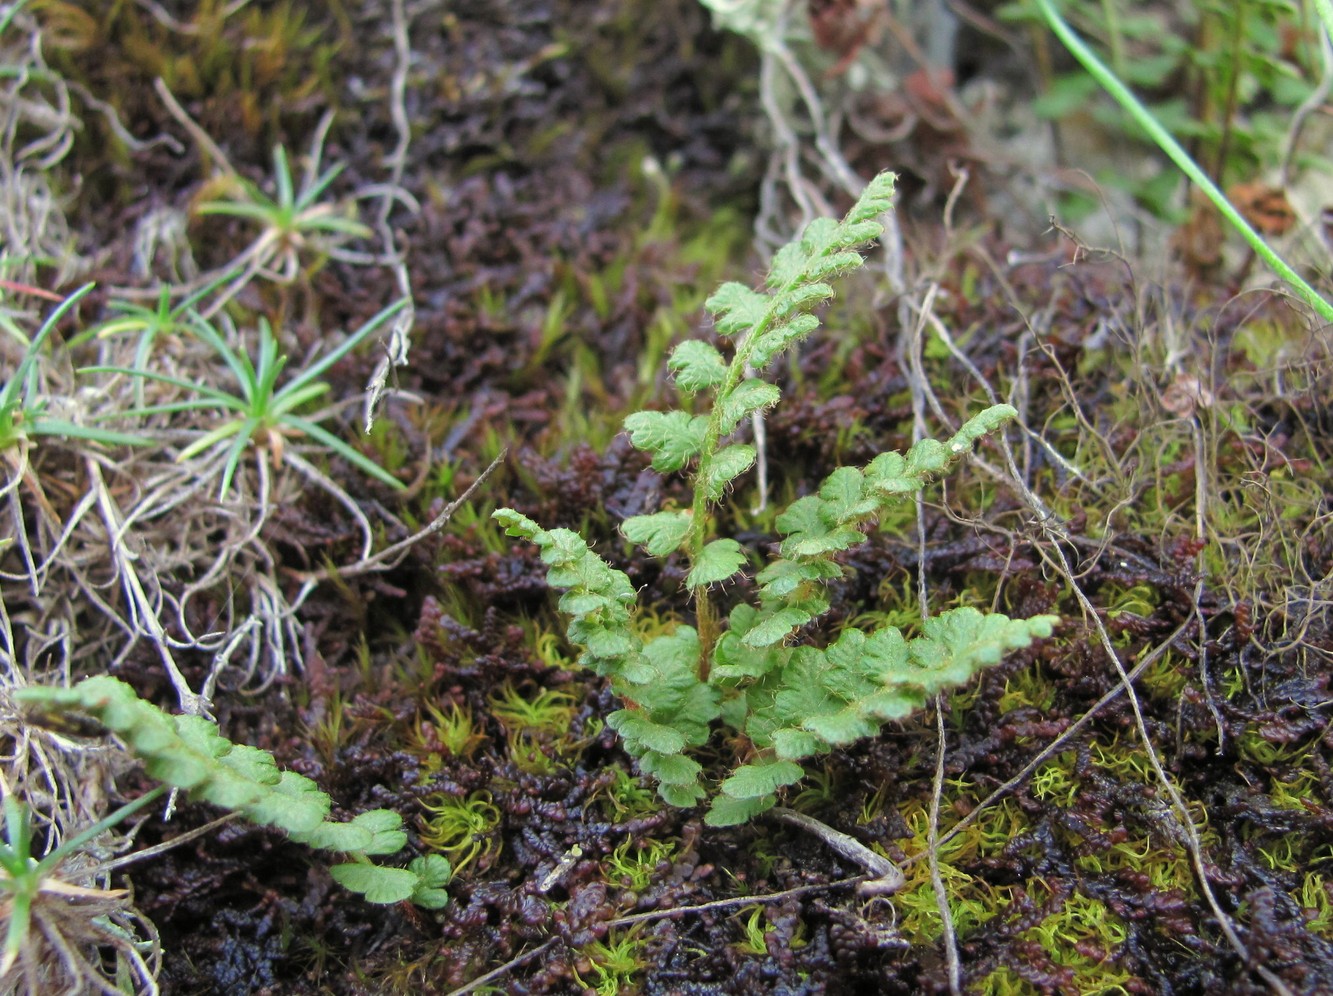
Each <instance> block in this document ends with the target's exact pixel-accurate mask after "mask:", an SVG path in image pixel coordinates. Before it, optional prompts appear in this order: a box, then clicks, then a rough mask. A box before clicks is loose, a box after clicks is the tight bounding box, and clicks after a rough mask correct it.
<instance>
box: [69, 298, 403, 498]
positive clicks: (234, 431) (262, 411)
mask: <svg viewBox="0 0 1333 996" xmlns="http://www.w3.org/2000/svg"><path fill="white" fill-rule="evenodd" d="M406 305H407V300H406V299H403V300H400V301H397V302H395V303H394V304H391V305H389V306H388V307H387V308H384V309H383V310H381V311H380V312H379V313H378V314H377V315H375V316H374V317H372V318H371V319H370V320H369V321H367V322H366V323H365V324H364V325H362V326H361V328H359V329H357V330H356V331H355V332H353V333H352V334H351V335H349V336H348V337H347V338H346V339H345V340H343V342H342V343H341V344H340V345H339V346H338V347H337V348H336V349H334V350H332V351H331V352H329V353H327V354H325V355H324V356H322V357H320V358H319V359H318V360H316V361H315V362H314V363H312V364H311V365H310V366H308V367H306V368H305V369H304V370H302V371H301V372H300V373H298V374H297V375H296V376H295V377H293V378H291V379H290V380H289V381H287V383H286V384H284V385H283V386H282V387H281V388H279V387H278V386H277V382H278V376H279V374H281V373H282V370H283V367H284V366H285V365H286V363H287V357H286V356H284V355H279V353H278V342H277V339H276V337H275V336H274V335H273V330H272V329H271V328H270V326H269V324H268V322H267V321H265V320H264V319H262V318H261V319H260V321H259V353H258V356H257V357H256V359H255V360H254V361H252V360H251V359H250V357H249V355H248V354H246V353H244V352H238V351H237V350H234V349H233V348H232V347H231V346H230V345H229V344H228V343H227V341H226V339H225V338H224V337H223V336H222V335H221V333H219V332H218V331H217V329H215V328H214V327H213V326H212V324H210V323H209V322H207V321H205V320H204V319H203V318H200V317H199V316H198V315H193V316H192V322H191V325H192V327H193V331H194V334H195V335H197V336H198V337H199V338H200V339H202V340H203V341H204V342H205V343H207V344H208V345H209V346H210V347H211V348H212V349H213V350H214V352H216V353H217V355H218V356H219V357H221V359H222V361H223V362H224V363H225V364H226V365H227V367H228V369H229V370H230V371H231V373H232V376H233V377H234V379H235V380H236V383H237V385H238V387H239V388H240V392H239V393H237V394H229V393H227V392H226V391H223V390H220V389H218V388H214V387H209V386H207V385H204V384H194V383H191V382H189V381H187V380H184V379H182V378H180V377H174V376H171V375H168V374H161V373H155V372H153V371H150V370H135V369H131V368H126V367H89V368H88V370H90V371H95V372H104V373H105V372H113V373H123V374H129V375H131V376H135V377H143V378H148V379H150V380H155V381H159V382H161V383H165V384H170V385H172V386H174V387H178V388H181V389H182V390H186V391H192V392H195V393H197V394H198V395H200V397H197V398H191V399H188V400H185V401H174V402H170V403H168V404H160V405H147V406H145V407H142V408H137V409H133V410H131V411H130V412H126V413H124V414H129V415H151V414H160V413H165V412H181V411H206V410H209V409H216V408H221V409H223V410H224V411H226V412H230V413H232V414H233V415H234V416H235V417H233V418H231V419H228V420H227V421H226V422H223V423H222V424H221V425H219V426H216V427H215V428H213V429H210V430H209V431H207V432H205V433H204V434H203V435H202V436H200V437H199V438H198V439H196V440H195V441H194V442H192V443H190V445H188V446H186V447H185V448H184V449H183V450H181V452H180V455H179V456H178V457H177V461H178V462H184V461H186V460H189V459H191V458H193V457H195V456H198V455H199V454H200V453H203V452H205V451H207V450H210V449H212V448H213V447H215V446H218V445H220V444H225V443H227V442H228V441H229V440H230V444H229V445H228V449H227V459H226V464H225V466H224V469H223V473H222V484H221V486H220V488H219V489H218V494H219V497H225V496H226V494H227V492H228V491H229V490H230V489H231V484H232V479H233V478H234V477H235V476H236V470H237V468H238V467H239V466H240V462H241V457H242V455H243V454H244V453H245V449H246V447H247V446H249V445H250V444H251V443H253V444H254V445H255V446H256V447H257V448H258V449H260V450H263V451H266V452H267V453H268V454H269V456H270V458H271V460H272V462H273V465H274V466H275V467H276V466H279V465H281V463H282V461H283V457H284V453H285V446H286V441H287V439H288V438H290V437H293V436H302V435H303V436H308V437H310V438H311V439H314V440H316V441H317V442H320V443H323V444H324V445H325V446H327V447H328V448H329V449H330V450H332V451H333V452H334V453H336V454H338V455H339V456H341V457H342V458H343V459H344V460H346V461H347V462H348V463H350V464H352V465H353V466H355V467H357V468H359V469H360V470H363V471H365V472H366V473H367V474H369V475H370V476H372V477H374V478H375V479H376V480H379V481H382V482H384V483H385V484H387V485H389V486H390V487H392V488H396V489H401V488H403V486H404V485H403V483H402V482H401V481H399V480H398V479H397V478H395V477H394V476H393V475H391V474H390V473H388V472H387V471H386V470H384V468H382V467H380V466H379V465H378V464H376V463H375V462H374V461H372V460H370V459H368V458H367V457H365V456H363V455H362V454H360V453H358V452H357V451H356V450H354V449H353V448H352V447H351V446H349V445H348V444H347V443H345V442H343V440H341V439H339V438H338V437H337V436H335V435H333V433H331V432H329V431H328V430H327V429H325V428H324V427H323V426H321V425H319V424H318V421H319V419H318V417H305V416H302V415H298V414H296V413H297V411H298V410H299V409H300V408H302V407H304V406H305V405H307V404H309V403H310V402H311V401H313V400H314V399H315V398H318V397H319V396H320V395H322V394H324V393H325V392H327V391H328V390H329V385H328V384H327V383H325V382H323V381H319V380H316V378H317V377H319V375H320V374H322V373H324V371H326V370H328V369H329V368H330V367H331V366H333V365H334V364H335V363H337V362H338V361H339V360H340V359H342V358H343V357H344V356H346V355H347V354H348V353H350V352H351V351H352V350H353V349H355V348H356V347H357V346H359V345H360V344H361V343H362V342H363V341H365V339H366V338H367V337H369V336H370V335H371V334H373V333H374V332H375V331H377V330H378V329H379V328H380V327H381V326H383V325H384V323H385V322H386V321H388V320H389V319H390V318H392V317H393V316H394V315H396V314H397V313H398V312H399V311H401V310H402V309H403V308H404V307H406Z"/></svg>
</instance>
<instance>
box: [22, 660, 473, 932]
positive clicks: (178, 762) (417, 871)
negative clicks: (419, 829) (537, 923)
mask: <svg viewBox="0 0 1333 996" xmlns="http://www.w3.org/2000/svg"><path fill="white" fill-rule="evenodd" d="M14 698H15V699H16V700H17V701H18V702H19V703H20V704H22V705H24V706H26V707H28V708H30V709H33V710H39V711H45V712H48V713H49V712H65V711H71V710H77V711H79V712H83V713H87V714H89V715H91V716H92V717H93V718H95V719H96V720H97V721H98V722H100V723H101V724H102V725H104V726H105V727H107V728H108V729H109V730H110V731H111V732H113V733H115V734H116V735H118V736H119V737H120V738H121V739H122V740H123V741H124V742H125V744H126V745H127V746H128V747H129V748H130V750H131V751H132V752H133V753H134V754H135V755H136V756H138V757H139V758H141V759H142V760H143V762H144V767H145V768H146V769H147V771H148V773H149V774H150V775H152V776H153V777H154V778H156V779H157V780H158V781H160V782H164V783H165V784H167V785H170V786H171V787H172V788H178V789H183V790H185V791H187V792H189V793H190V794H191V796H192V797H193V798H195V799H198V800H201V801H204V802H211V803H213V804H214V805H216V806H222V807H223V808H224V809H231V810H234V811H236V812H238V813H240V814H241V815H242V816H244V817H245V818H246V819H248V820H250V821H251V822H252V823H258V824H260V825H262V826H271V827H277V828H278V829H280V830H283V831H285V832H286V833H287V836H289V837H291V838H292V840H294V841H297V842H298V843H301V844H306V845H307V846H309V847H315V848H320V849H322V850H326V851H338V852H342V853H343V854H345V855H347V858H348V860H347V861H345V862H342V863H340V864H336V865H333V866H332V867H331V868H330V869H329V871H330V873H331V874H332V875H333V877H334V879H335V880H336V881H337V882H338V883H339V884H340V885H342V886H343V887H344V888H347V889H349V890H351V891H352V892H358V893H360V894H361V895H363V896H364V897H365V898H366V900H367V901H368V902H372V903H398V902H402V901H403V900H411V901H412V902H413V903H416V904H417V905H418V906H422V907H425V908H427V909H438V908H440V907H442V906H444V905H445V903H447V902H448V900H449V897H448V894H447V893H446V892H445V890H444V886H445V885H446V884H448V882H449V879H450V878H451V877H452V875H453V869H452V868H451V867H450V865H449V862H448V860H446V859H445V858H443V857H441V856H440V855H437V854H435V855H426V856H424V857H419V858H415V859H414V860H413V861H412V862H411V863H410V864H409V865H408V866H407V867H406V868H390V867H387V866H385V865H377V864H374V863H373V862H372V861H371V860H370V855H384V854H393V853H395V852H397V851H400V850H402V848H403V847H404V846H405V845H406V844H407V834H406V833H404V832H403V829H402V825H403V820H402V817H401V816H399V815H398V814H397V813H395V812H392V811H391V810H387V809H372V810H368V811H367V812H364V813H360V814H358V815H357V816H356V817H354V818H353V819H352V820H351V821H349V822H347V823H339V822H336V821H334V820H330V819H329V818H328V817H329V809H330V806H331V803H330V800H329V797H328V795H327V794H326V793H324V792H323V791H321V790H320V788H319V786H318V785H316V784H315V783H314V782H313V781H312V780H311V779H309V778H306V777H305V776H304V775H298V774H297V773H296V772H294V771H279V770H278V766H277V762H276V761H275V760H274V758H273V755H272V754H270V753H269V752H268V751H265V750H260V749H259V748H257V747H247V746H245V745H242V744H234V743H232V742H231V741H230V740H228V739H227V738H226V737H224V736H222V735H221V734H220V733H219V732H218V728H217V724H216V723H214V722H212V721H211V720H209V719H205V718H204V717H203V716H173V715H171V714H169V713H166V712H163V711H162V710H161V709H159V708H158V707H157V706H155V705H153V704H152V703H150V702H145V701H144V700H143V699H141V698H139V697H138V695H136V694H135V693H134V689H132V688H131V687H130V686H129V685H127V684H125V682H123V681H121V680H120V679H118V678H112V677H108V676H106V675H99V676H96V677H92V678H85V679H84V680H83V681H81V682H79V683H78V684H76V685H74V686H73V687H72V688H47V687H37V686H34V687H30V688H21V689H17V690H16V691H15V692H14ZM128 811H131V807H126V809H125V810H122V813H123V814H125V815H128Z"/></svg>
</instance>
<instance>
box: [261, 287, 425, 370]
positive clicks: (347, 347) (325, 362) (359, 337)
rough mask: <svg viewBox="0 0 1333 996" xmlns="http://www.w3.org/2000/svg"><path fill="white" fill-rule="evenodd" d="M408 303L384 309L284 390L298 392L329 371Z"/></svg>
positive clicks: (400, 300)
mask: <svg viewBox="0 0 1333 996" xmlns="http://www.w3.org/2000/svg"><path fill="white" fill-rule="evenodd" d="M408 303H409V302H408V299H407V298H405V297H404V298H399V299H398V300H397V301H395V302H394V303H393V304H391V305H389V306H388V307H387V308H383V309H382V310H381V311H380V312H379V313H378V314H376V315H374V316H373V317H372V318H371V319H370V320H369V321H367V322H366V323H365V324H364V325H362V326H361V327H360V328H359V329H357V330H356V331H355V332H353V333H352V334H351V335H349V336H348V337H347V338H346V339H344V340H343V342H342V343H341V344H340V345H339V346H338V347H337V348H336V349H334V350H333V351H332V352H330V353H327V354H325V355H324V356H321V357H320V358H319V359H318V360H316V361H315V362H314V363H312V364H310V366H308V367H306V368H305V369H304V370H302V371H301V372H300V373H299V374H297V375H296V377H294V378H293V379H292V381H291V382H290V383H289V384H288V385H287V386H286V387H285V388H284V390H286V391H292V390H296V389H298V388H300V387H301V386H302V385H304V384H306V383H308V382H309V381H312V380H314V379H315V378H316V377H318V376H319V375H320V374H322V373H323V372H324V371H325V370H327V369H329V367H331V366H333V365H334V364H335V363H337V362H338V361H339V360H341V359H342V358H343V357H344V356H346V355H347V354H348V353H350V352H351V351H352V350H354V349H356V347H357V346H359V345H360V344H361V342H362V341H363V340H364V339H365V338H366V337H367V336H369V335H370V334H371V333H373V332H375V331H377V330H378V329H379V328H380V326H382V325H383V324H384V323H385V322H387V321H388V320H389V319H390V318H392V317H393V316H394V315H396V314H398V312H400V311H402V310H403V309H404V308H406V307H407V305H408Z"/></svg>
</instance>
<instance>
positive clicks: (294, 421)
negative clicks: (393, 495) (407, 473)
mask: <svg viewBox="0 0 1333 996" xmlns="http://www.w3.org/2000/svg"><path fill="white" fill-rule="evenodd" d="M283 421H284V422H285V423H286V424H287V425H290V426H292V428H294V429H300V430H301V431H302V432H304V433H305V434H306V435H308V436H309V437H310V438H311V439H315V440H317V441H319V442H321V443H323V444H324V445H325V446H327V447H328V448H329V449H331V450H333V451H334V452H335V453H337V454H338V455H339V456H340V457H342V458H343V459H344V460H346V461H347V462H348V463H350V464H352V465H353V466H355V467H359V468H360V469H361V470H363V471H365V472H366V473H367V474H369V475H370V476H371V477H373V478H375V479H376V480H378V481H383V482H384V483H385V484H387V485H389V486H390V487H391V488H394V489H395V490H397V491H401V490H403V488H405V487H406V485H405V484H403V482H402V481H400V480H398V478H396V477H394V476H393V475H392V474H390V473H389V472H388V471H387V470H385V469H384V468H383V467H381V466H380V465H379V464H377V463H376V462H375V461H374V460H371V459H370V458H369V457H367V456H365V455H363V454H361V453H359V452H357V451H356V450H355V449H353V448H352V447H351V446H349V445H348V444H347V443H346V442H344V441H343V440H341V439H339V438H338V437H337V436H335V435H334V434H333V433H331V432H329V430H327V429H325V428H324V427H323V426H322V425H318V424H316V423H314V422H311V421H310V420H309V419H305V418H297V417H296V416H294V415H292V416H288V417H287V418H286V419H284V420H283Z"/></svg>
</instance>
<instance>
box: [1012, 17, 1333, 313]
mask: <svg viewBox="0 0 1333 996" xmlns="http://www.w3.org/2000/svg"><path fill="white" fill-rule="evenodd" d="M1034 2H1035V4H1036V6H1037V9H1038V10H1039V11H1041V15H1042V17H1043V18H1045V19H1046V23H1047V25H1049V27H1050V29H1051V31H1052V32H1053V33H1054V34H1055V36H1056V37H1057V38H1059V39H1060V41H1061V42H1062V43H1063V44H1064V46H1065V47H1066V48H1067V49H1069V51H1070V52H1071V53H1072V54H1073V56H1074V58H1076V59H1077V60H1078V61H1079V62H1080V63H1082V65H1083V68H1084V69H1086V70H1087V71H1088V72H1089V73H1090V74H1091V75H1092V77H1093V79H1095V80H1096V81H1097V82H1098V83H1100V84H1101V86H1102V88H1103V89H1105V90H1106V92H1107V93H1109V94H1110V95H1111V96H1112V97H1114V98H1115V99H1116V101H1117V102H1118V103H1119V104H1120V106H1121V107H1123V108H1124V109H1125V110H1126V111H1128V112H1129V113H1130V115H1131V116H1132V117H1133V118H1134V120H1135V121H1137V122H1138V123H1139V125H1140V127H1142V128H1143V130H1144V131H1146V132H1147V133H1148V134H1149V135H1150V136H1151V137H1152V139H1153V141H1154V142H1156V143H1157V145H1158V147H1159V148H1160V149H1161V150H1162V151H1163V152H1165V153H1166V154H1167V155H1168V156H1169V157H1170V158H1171V161H1172V162H1174V163H1175V164H1176V165H1177V166H1178V167H1179V168H1180V170H1181V172H1183V173H1184V174H1185V175H1186V176H1187V177H1189V178H1190V181H1191V182H1193V183H1194V185H1195V186H1197V187H1198V188H1199V189H1200V190H1202V191H1203V192H1204V193H1205V194H1207V195H1208V199H1209V200H1211V201H1212V202H1213V204H1214V205H1216V207H1217V210H1218V211H1220V212H1221V213H1222V216H1223V217H1224V218H1226V219H1227V221H1228V223H1230V225H1231V226H1232V227H1233V228H1234V229H1235V230H1236V231H1238V232H1239V233H1240V234H1241V236H1242V237H1243V238H1244V239H1245V241H1246V242H1248V243H1249V244H1250V247H1251V248H1252V249H1253V250H1254V251H1255V253H1256V254H1258V255H1259V257H1260V258H1262V259H1263V260H1264V262H1266V263H1267V264H1268V265H1269V267H1270V268H1271V269H1272V270H1273V271H1274V272H1275V273H1277V275H1278V276H1280V277H1281V278H1282V279H1283V280H1285V281H1286V282H1287V283H1288V284H1289V285H1290V286H1291V287H1292V289H1293V290H1295V291H1296V293H1297V294H1298V295H1299V296H1300V297H1301V298H1302V299H1304V300H1305V302H1306V303H1307V304H1309V305H1310V307H1311V308H1313V309H1314V310H1315V311H1316V312H1317V313H1318V315H1319V317H1320V318H1322V319H1323V320H1324V321H1326V322H1333V304H1330V303H1329V302H1328V301H1326V300H1325V299H1324V298H1323V297H1321V296H1320V295H1319V294H1318V293H1317V292H1316V291H1315V289H1314V288H1313V287H1311V286H1310V285H1309V284H1308V283H1306V282H1305V279H1304V278H1303V277H1301V275H1300V274H1299V273H1297V272H1296V271H1295V270H1293V269H1292V268H1291V267H1290V266H1288V265H1287V263H1286V262H1285V261H1284V260H1283V259H1282V258H1281V257H1280V256H1278V254H1277V253H1276V252H1274V251H1273V249H1272V248H1271V247H1270V246H1269V245H1268V243H1267V242H1265V241H1264V240H1263V238H1262V237H1261V236H1260V235H1259V233H1258V232H1256V231H1255V230H1254V229H1253V228H1251V227H1250V225H1249V223H1248V222H1247V221H1246V220H1245V219H1244V218H1243V217H1241V214H1240V212H1239V211H1237V210H1236V209H1235V208H1234V207H1232V205H1231V202H1230V201H1228V200H1227V199H1226V196H1225V195H1224V194H1223V193H1222V191H1221V190H1219V189H1218V188H1217V184H1215V183H1213V181H1212V180H1210V179H1209V178H1208V175H1207V174H1206V173H1204V171H1203V170H1202V169H1200V168H1199V166H1198V164H1197V163H1195V161H1194V160H1193V159H1191V158H1190V156H1189V153H1187V152H1186V151H1185V150H1184V149H1183V148H1182V147H1181V146H1180V143H1179V142H1177V141H1176V140H1175V138H1174V137H1172V135H1171V133H1170V132H1168V131H1167V130H1166V129H1165V128H1163V127H1162V126H1161V124H1159V123H1158V121H1157V119H1156V118H1154V117H1153V116H1152V113H1151V112H1150V111H1149V110H1148V109H1147V108H1146V107H1144V106H1143V104H1141V103H1140V102H1139V100H1138V98H1137V97H1135V96H1134V94H1132V93H1131V92H1130V91H1129V88H1128V87H1126V86H1125V85H1124V84H1123V83H1121V82H1120V80H1119V79H1118V78H1117V77H1116V76H1115V74H1114V73H1112V72H1111V71H1110V70H1109V69H1107V68H1106V65H1105V64H1104V63H1103V62H1102V61H1101V60H1100V59H1099V58H1098V57H1097V56H1096V54H1095V53H1094V52H1093V51H1092V50H1091V49H1090V48H1088V47H1087V46H1086V45H1084V44H1083V41H1082V39H1080V38H1079V37H1078V35H1076V34H1075V33H1074V32H1073V30H1072V29H1070V27H1069V25H1068V24H1066V23H1065V22H1064V20H1063V19H1061V17H1060V15H1059V14H1058V13H1056V11H1055V8H1054V7H1053V6H1052V5H1051V0H1034ZM1315 3H1316V5H1317V6H1318V8H1319V16H1320V17H1321V18H1323V20H1324V24H1325V26H1326V27H1328V28H1329V29H1330V33H1333V2H1330V0H1315Z"/></svg>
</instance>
